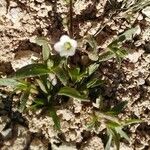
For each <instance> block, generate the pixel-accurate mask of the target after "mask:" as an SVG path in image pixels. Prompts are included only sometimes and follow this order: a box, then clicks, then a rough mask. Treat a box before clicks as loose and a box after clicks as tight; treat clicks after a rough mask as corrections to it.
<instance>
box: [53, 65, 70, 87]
mask: <svg viewBox="0 0 150 150" xmlns="http://www.w3.org/2000/svg"><path fill="white" fill-rule="evenodd" d="M53 73H54V74H55V75H56V76H57V77H58V79H59V80H60V81H61V82H62V84H63V85H67V82H68V80H69V79H68V74H67V72H66V71H65V70H64V68H60V67H55V68H54V69H53Z"/></svg>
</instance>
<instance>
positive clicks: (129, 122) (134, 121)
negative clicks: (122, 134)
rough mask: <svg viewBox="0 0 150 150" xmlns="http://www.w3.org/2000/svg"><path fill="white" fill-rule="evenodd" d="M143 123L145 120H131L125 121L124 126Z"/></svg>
mask: <svg viewBox="0 0 150 150" xmlns="http://www.w3.org/2000/svg"><path fill="white" fill-rule="evenodd" d="M141 122H143V120H140V119H130V120H126V121H124V123H123V126H127V125H131V124H135V123H141Z"/></svg>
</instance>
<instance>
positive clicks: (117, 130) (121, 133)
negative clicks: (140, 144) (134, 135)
mask: <svg viewBox="0 0 150 150" xmlns="http://www.w3.org/2000/svg"><path fill="white" fill-rule="evenodd" d="M115 130H116V132H117V133H118V134H120V136H121V137H122V138H125V139H126V140H127V141H128V142H130V138H129V137H128V135H127V134H126V133H125V132H124V131H123V130H122V128H121V127H117V128H115Z"/></svg>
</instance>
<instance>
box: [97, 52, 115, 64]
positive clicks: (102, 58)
mask: <svg viewBox="0 0 150 150" xmlns="http://www.w3.org/2000/svg"><path fill="white" fill-rule="evenodd" d="M113 57H115V54H114V53H113V52H112V51H106V52H103V53H102V54H100V55H99V59H98V62H103V61H107V60H109V59H111V58H113Z"/></svg>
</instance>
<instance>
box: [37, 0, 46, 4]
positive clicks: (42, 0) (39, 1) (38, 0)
mask: <svg viewBox="0 0 150 150" xmlns="http://www.w3.org/2000/svg"><path fill="white" fill-rule="evenodd" d="M36 2H38V3H43V2H44V0H36Z"/></svg>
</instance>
